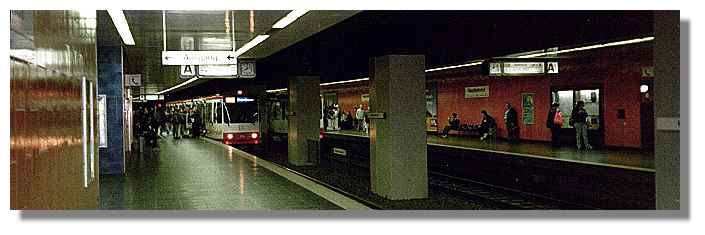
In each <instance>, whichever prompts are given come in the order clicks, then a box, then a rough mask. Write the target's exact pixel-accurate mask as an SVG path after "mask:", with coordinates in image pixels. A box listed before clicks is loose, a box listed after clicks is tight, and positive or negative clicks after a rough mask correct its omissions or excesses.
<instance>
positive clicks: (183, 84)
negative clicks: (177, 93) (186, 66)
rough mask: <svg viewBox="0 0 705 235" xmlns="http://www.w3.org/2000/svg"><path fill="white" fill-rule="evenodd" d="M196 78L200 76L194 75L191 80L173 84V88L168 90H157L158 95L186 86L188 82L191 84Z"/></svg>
mask: <svg viewBox="0 0 705 235" xmlns="http://www.w3.org/2000/svg"><path fill="white" fill-rule="evenodd" d="M196 79H198V77H193V78H191V79H189V80H187V81H185V82H182V83H179V84H178V85H176V86H173V87H171V88H169V89H166V90H163V91H160V92H157V95H161V94H164V93H167V92H169V91H171V90H174V89H176V88H179V87H182V86H185V85H186V84H189V83H191V82H193V81H196Z"/></svg>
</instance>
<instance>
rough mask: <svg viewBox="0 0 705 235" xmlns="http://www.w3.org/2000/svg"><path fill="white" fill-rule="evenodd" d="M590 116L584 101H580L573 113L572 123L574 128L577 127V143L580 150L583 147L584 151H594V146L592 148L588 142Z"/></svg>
mask: <svg viewBox="0 0 705 235" xmlns="http://www.w3.org/2000/svg"><path fill="white" fill-rule="evenodd" d="M588 116H589V114H588V112H587V111H586V110H585V102H583V101H582V100H581V101H578V102H577V103H576V104H575V108H574V109H573V113H571V115H570V123H571V125H572V126H573V127H575V142H576V144H577V147H578V150H582V149H583V146H584V149H588V150H589V149H592V146H590V143H589V141H588V125H587V119H588Z"/></svg>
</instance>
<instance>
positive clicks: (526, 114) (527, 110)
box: [521, 93, 534, 124]
mask: <svg viewBox="0 0 705 235" xmlns="http://www.w3.org/2000/svg"><path fill="white" fill-rule="evenodd" d="M521 109H522V111H523V112H522V120H523V121H524V124H534V93H521Z"/></svg>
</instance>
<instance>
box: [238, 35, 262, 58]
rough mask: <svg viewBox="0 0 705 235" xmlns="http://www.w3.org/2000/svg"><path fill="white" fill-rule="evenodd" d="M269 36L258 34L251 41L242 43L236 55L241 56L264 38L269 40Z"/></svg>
mask: <svg viewBox="0 0 705 235" xmlns="http://www.w3.org/2000/svg"><path fill="white" fill-rule="evenodd" d="M267 38H269V35H258V36H257V37H255V38H254V39H252V40H251V41H249V42H247V43H245V45H242V47H240V48H239V49H237V51H235V57H239V56H240V55H242V54H245V52H247V51H248V50H250V49H252V48H253V47H255V46H257V44H260V43H261V42H263V41H264V40H267Z"/></svg>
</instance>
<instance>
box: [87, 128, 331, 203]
mask: <svg viewBox="0 0 705 235" xmlns="http://www.w3.org/2000/svg"><path fill="white" fill-rule="evenodd" d="M159 144H160V146H159V149H158V150H157V149H155V150H153V151H151V152H147V153H146V154H143V156H142V157H139V156H134V157H133V158H131V159H130V160H129V161H128V163H129V164H128V167H127V174H126V175H102V176H101V178H100V181H101V182H100V186H101V187H100V188H101V192H100V194H101V208H102V209H130V210H156V209H159V210H162V209H167V210H311V209H323V210H326V209H327V210H333V209H341V208H340V207H338V206H336V205H334V204H333V203H331V202H329V201H327V200H325V199H323V198H321V197H319V196H318V195H316V194H314V193H312V192H310V191H308V190H306V189H304V188H302V187H300V186H298V185H296V184H294V183H292V182H290V181H289V180H287V179H286V178H283V177H281V176H279V175H277V174H275V173H273V172H271V171H269V170H267V169H264V168H262V167H260V166H258V165H257V163H256V162H252V161H250V160H247V159H245V158H242V157H239V156H238V155H237V154H236V153H234V152H233V151H232V150H231V149H229V148H225V147H224V146H220V145H215V144H210V143H206V142H204V141H202V140H194V139H181V140H172V139H171V138H168V139H161V140H160V143H159Z"/></svg>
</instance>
